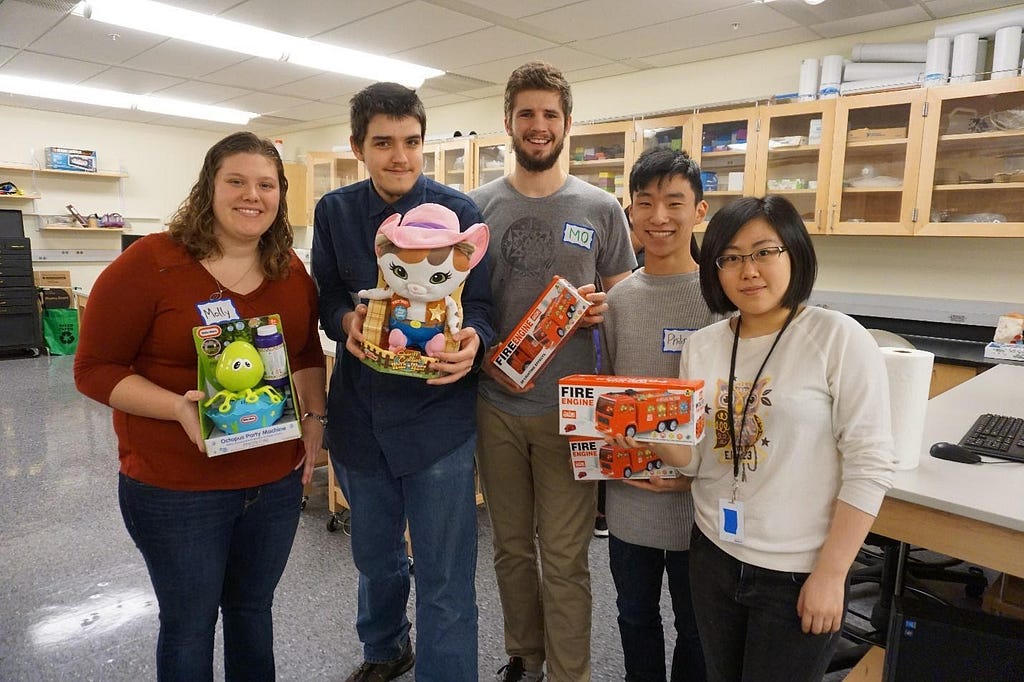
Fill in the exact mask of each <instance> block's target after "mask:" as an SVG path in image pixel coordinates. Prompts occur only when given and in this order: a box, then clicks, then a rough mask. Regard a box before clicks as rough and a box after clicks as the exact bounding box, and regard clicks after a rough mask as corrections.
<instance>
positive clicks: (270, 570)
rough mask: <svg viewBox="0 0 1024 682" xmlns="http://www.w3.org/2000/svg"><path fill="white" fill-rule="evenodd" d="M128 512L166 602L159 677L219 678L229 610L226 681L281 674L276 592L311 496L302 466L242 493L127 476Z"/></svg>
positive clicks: (123, 496)
mask: <svg viewBox="0 0 1024 682" xmlns="http://www.w3.org/2000/svg"><path fill="white" fill-rule="evenodd" d="M118 491H119V497H120V501H121V515H122V516H123V517H124V524H125V526H126V527H127V528H128V533H129V534H130V535H131V537H132V540H134V541H135V546H136V547H138V548H139V551H140V552H142V556H143V558H144V559H145V560H146V566H147V568H148V569H149V577H150V580H152V582H153V590H154V592H156V598H157V602H158V603H159V605H160V637H159V640H158V641H157V650H156V658H157V679H158V680H161V681H162V682H163V681H172V680H173V681H177V680H182V681H187V682H204V681H205V680H212V679H213V638H214V629H215V627H216V625H217V610H218V607H219V608H220V610H221V612H222V614H223V618H224V623H223V628H224V672H225V678H226V679H227V680H246V681H250V680H273V679H274V629H273V623H272V618H271V605H272V604H273V601H274V589H275V588H276V587H277V582H278V580H280V578H281V574H282V573H283V572H284V567H285V564H286V563H287V562H288V553H289V552H290V551H291V547H292V540H293V539H294V538H295V529H296V527H297V526H298V522H299V511H300V509H301V503H302V479H301V471H295V472H292V473H290V474H288V475H287V476H285V477H284V478H282V479H281V480H279V481H275V482H273V483H268V484H267V485H263V486H259V487H257V488H246V489H242V490H210V491H179V490H166V489H164V488H157V487H155V486H151V485H146V484H145V483H140V482H139V481H136V480H134V479H131V478H128V477H127V476H124V475H123V474H122V475H121V476H120V482H119V486H118Z"/></svg>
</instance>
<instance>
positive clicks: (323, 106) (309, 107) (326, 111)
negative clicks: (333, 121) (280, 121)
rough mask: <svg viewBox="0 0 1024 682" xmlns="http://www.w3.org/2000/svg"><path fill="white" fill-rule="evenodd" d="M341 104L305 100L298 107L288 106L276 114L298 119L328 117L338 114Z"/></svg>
mask: <svg viewBox="0 0 1024 682" xmlns="http://www.w3.org/2000/svg"><path fill="white" fill-rule="evenodd" d="M340 108H341V107H339V105H337V104H327V103H325V102H305V103H303V104H300V105H298V106H296V107H288V108H287V109H278V110H276V111H275V112H274V115H275V116H281V117H283V118H293V119H295V120H297V121H313V120H316V119H318V118H327V117H329V116H337V115H338V114H339V109H340Z"/></svg>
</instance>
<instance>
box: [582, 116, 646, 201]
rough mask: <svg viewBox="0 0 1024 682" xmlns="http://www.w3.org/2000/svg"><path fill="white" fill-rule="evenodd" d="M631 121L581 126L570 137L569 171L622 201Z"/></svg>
mask: <svg viewBox="0 0 1024 682" xmlns="http://www.w3.org/2000/svg"><path fill="white" fill-rule="evenodd" d="M627 127H629V128H630V129H631V128H632V124H631V123H629V122H622V123H614V124H607V123H605V124H593V125H587V126H580V130H578V131H575V130H574V131H573V133H572V135H571V137H570V139H569V141H568V142H567V143H566V144H567V145H568V146H569V173H570V174H571V175H575V176H576V177H578V178H579V179H580V180H583V181H584V182H588V183H590V184H591V185H594V186H595V187H597V188H598V189H602V190H604V191H606V192H608V193H609V194H613V195H614V196H615V197H616V198H617V199H618V200H619V203H622V201H623V196H624V194H625V184H626V156H627V145H626V128H627Z"/></svg>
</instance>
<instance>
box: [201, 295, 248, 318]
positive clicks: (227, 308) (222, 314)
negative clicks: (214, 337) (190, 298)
mask: <svg viewBox="0 0 1024 682" xmlns="http://www.w3.org/2000/svg"><path fill="white" fill-rule="evenodd" d="M196 308H197V309H198V310H199V316H200V317H202V318H203V324H217V323H218V322H228V321H230V320H237V319H238V311H237V310H235V304H234V303H233V302H232V301H231V299H230V298H225V299H223V300H220V301H207V302H206V303H199V304H197V305H196Z"/></svg>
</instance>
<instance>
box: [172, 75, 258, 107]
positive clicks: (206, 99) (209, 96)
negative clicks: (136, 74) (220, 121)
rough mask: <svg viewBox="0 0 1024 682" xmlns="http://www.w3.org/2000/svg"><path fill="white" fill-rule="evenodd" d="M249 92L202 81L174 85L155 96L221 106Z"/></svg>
mask: <svg viewBox="0 0 1024 682" xmlns="http://www.w3.org/2000/svg"><path fill="white" fill-rule="evenodd" d="M247 92H249V91H248V90H244V89H242V88H232V87H228V86H225V85H216V84H214V83H203V82H202V81H186V82H184V83H182V84H181V85H172V86H171V87H169V88H165V89H164V90H161V91H159V92H156V93H154V94H157V95H160V96H161V97H170V98H172V99H184V100H188V101H190V102H198V103H199V104H219V103H220V102H223V101H224V100H227V99H231V98H232V97H240V96H242V95H244V94H246V93H247Z"/></svg>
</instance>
